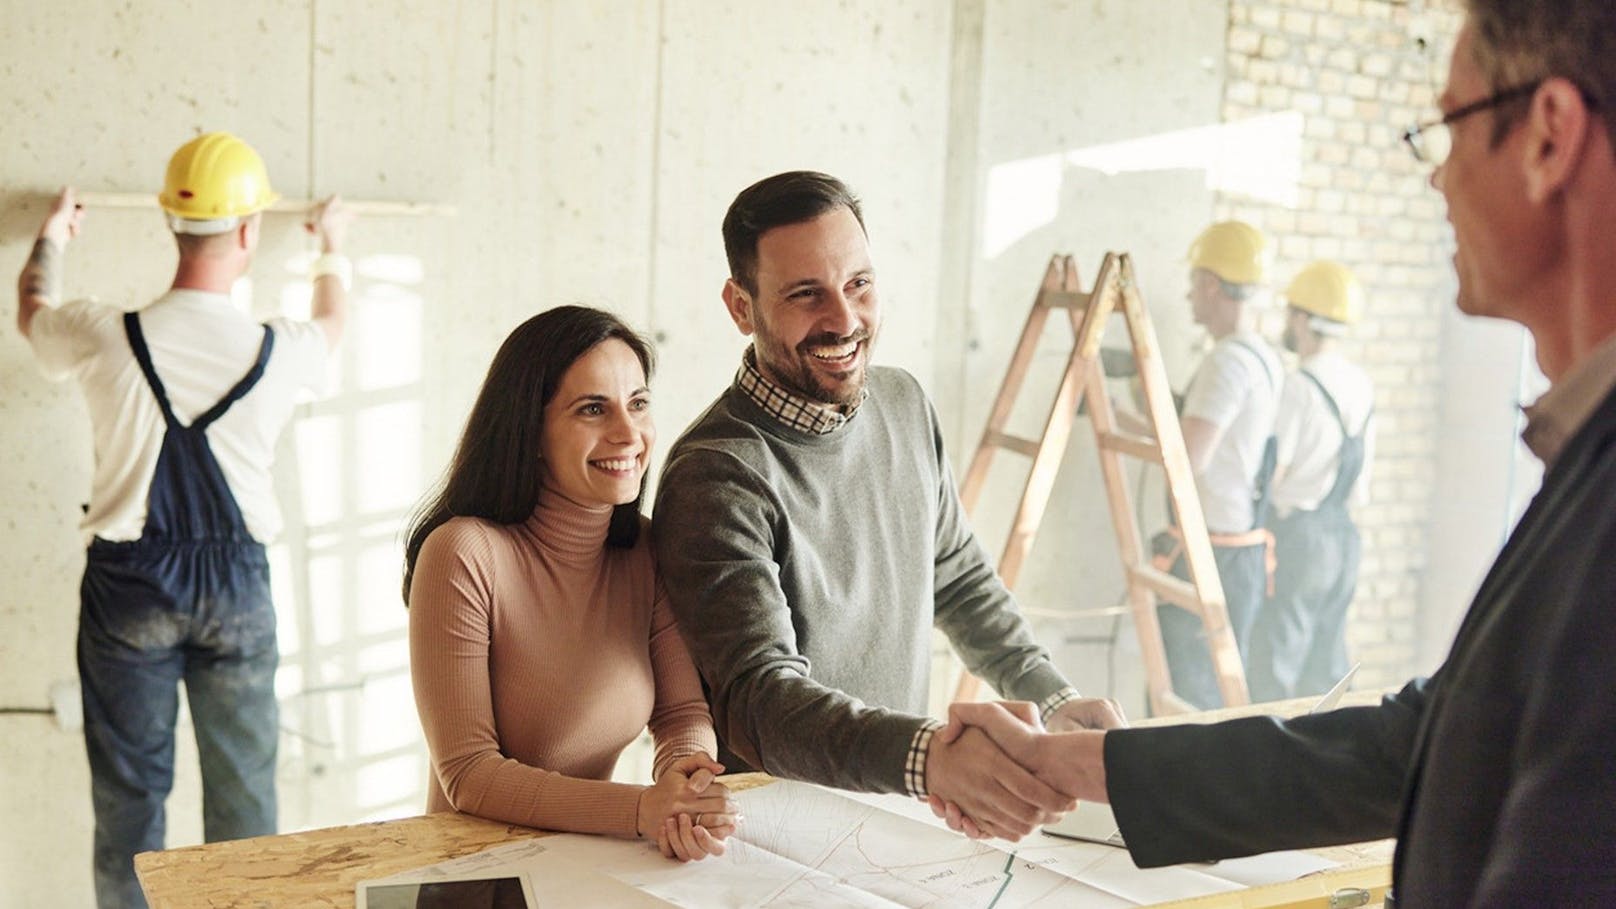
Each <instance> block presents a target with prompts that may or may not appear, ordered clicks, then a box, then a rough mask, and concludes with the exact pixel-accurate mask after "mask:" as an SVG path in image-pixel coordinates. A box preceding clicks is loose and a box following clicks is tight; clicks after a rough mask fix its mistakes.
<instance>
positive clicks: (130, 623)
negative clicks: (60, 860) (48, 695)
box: [78, 313, 280, 909]
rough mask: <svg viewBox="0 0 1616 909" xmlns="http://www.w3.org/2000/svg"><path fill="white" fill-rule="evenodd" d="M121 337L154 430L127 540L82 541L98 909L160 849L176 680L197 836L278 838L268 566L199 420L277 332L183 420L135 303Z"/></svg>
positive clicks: (223, 405)
mask: <svg viewBox="0 0 1616 909" xmlns="http://www.w3.org/2000/svg"><path fill="white" fill-rule="evenodd" d="M124 331H125V333H126V334H127V335H128V337H129V346H130V348H131V349H132V350H133V351H134V355H135V359H136V361H137V362H139V364H140V368H141V372H142V373H143V374H144V376H145V378H146V383H147V385H148V386H149V387H150V388H151V392H152V394H153V396H154V397H155V398H156V400H157V403H158V405H159V406H160V407H161V408H162V411H163V420H164V423H165V429H164V432H163V441H162V447H161V448H160V449H159V451H158V455H157V466H156V469H155V470H154V472H153V475H152V482H151V486H150V487H149V488H148V490H147V495H146V523H145V525H144V527H143V528H142V531H141V536H140V539H138V540H132V541H122V542H110V541H107V540H102V539H97V540H95V541H94V542H92V543H91V544H90V551H89V556H88V558H87V560H86V563H85V567H84V583H83V584H82V585H81V586H80V588H79V640H78V662H79V677H80V679H81V680H82V683H83V687H84V744H85V749H86V751H87V752H88V754H89V758H90V794H91V800H92V802H93V803H94V805H95V852H94V869H95V891H96V902H97V903H98V904H99V905H100V906H101V907H102V909H112V907H120V909H121V907H144V906H145V905H146V899H145V897H144V896H143V895H142V894H141V891H140V884H139V882H138V881H136V879H135V868H134V857H135V853H137V852H145V851H149V850H152V849H161V848H163V833H164V827H165V824H164V814H163V803H164V801H165V800H166V799H167V798H168V793H169V790H170V789H171V788H172V787H173V782H174V720H175V714H176V712H177V711H178V709H179V690H178V689H179V683H180V682H182V681H183V682H184V683H185V694H186V698H187V700H188V702H189V703H190V706H191V718H192V721H193V724H194V725H195V728H196V745H197V752H198V757H199V759H200V763H201V765H202V821H203V834H204V836H205V837H206V838H207V840H208V842H213V841H215V840H225V839H238V838H241V837H249V836H262V835H265V834H271V833H274V832H275V747H276V735H277V728H278V725H279V723H278V716H279V711H278V708H277V705H276V703H275V667H276V664H277V663H278V662H279V659H280V655H279V650H278V649H277V647H276V643H275V605H274V602H273V600H272V599H271V598H270V593H269V560H268V558H267V557H266V556H265V554H264V547H263V546H262V545H261V544H259V543H258V542H256V541H254V540H253V538H252V535H251V534H250V533H249V532H248V530H247V526H246V521H245V520H244V519H243V518H242V515H241V508H240V506H239V505H237V504H236V499H235V496H234V494H233V493H231V491H230V486H229V484H228V483H227V482H226V480H225V477H224V473H223V471H221V470H220V469H219V462H218V460H217V459H215V458H214V456H213V449H212V448H211V447H210V446H209V443H208V438H207V434H206V430H207V428H208V426H210V425H211V424H212V423H213V422H214V421H215V420H217V419H218V418H219V417H220V416H222V415H223V414H224V413H225V411H227V410H229V409H230V407H231V406H232V405H234V404H235V403H236V402H237V401H239V400H240V399H241V398H242V397H243V396H245V395H246V394H247V392H248V391H250V390H251V389H252V387H253V386H254V385H255V384H257V382H258V380H259V378H261V377H262V376H263V374H264V367H265V365H266V364H268V362H269V356H270V351H271V349H272V348H273V347H274V341H275V335H274V333H273V332H271V331H270V330H269V329H268V328H265V329H264V340H263V344H262V345H261V346H260V348H259V351H258V360H257V362H256V363H255V364H254V365H253V367H252V369H251V370H249V371H248V372H247V374H246V375H245V376H243V377H242V378H241V380H240V381H239V382H237V383H236V385H235V386H234V387H233V388H231V389H230V391H229V392H228V393H227V394H226V395H225V397H224V398H223V399H221V400H220V401H219V402H218V403H217V404H215V405H214V406H213V407H212V408H210V409H209V410H208V411H207V412H206V413H203V414H202V415H200V416H198V417H197V418H196V419H195V420H193V421H191V424H190V425H189V426H187V425H184V424H182V423H180V421H179V419H178V418H177V417H176V416H175V415H174V411H173V408H172V407H171V406H170V405H169V401H168V393H167V392H166V391H165V390H164V388H163V383H162V380H161V379H160V378H158V376H157V372H156V370H155V369H154V368H153V366H152V360H151V353H150V351H149V350H148V349H147V347H146V340H145V336H144V335H143V334H142V333H141V329H140V317H139V314H138V313H128V314H126V315H125V316H124Z"/></svg>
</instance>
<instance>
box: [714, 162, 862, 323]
mask: <svg viewBox="0 0 1616 909" xmlns="http://www.w3.org/2000/svg"><path fill="white" fill-rule="evenodd" d="M842 206H846V208H847V209H848V210H849V211H851V212H852V213H853V217H854V218H857V219H858V223H859V228H860V229H861V230H862V229H863V227H864V212H863V211H862V210H861V209H860V208H859V200H858V197H856V196H854V195H853V191H852V190H850V189H848V188H847V184H845V183H843V182H842V181H840V180H838V179H836V178H835V177H832V176H831V175H829V174H822V173H819V172H818V171H812V170H793V171H788V172H786V173H783V174H775V175H774V176H772V177H768V178H766V179H763V180H759V181H758V182H756V183H753V184H752V185H751V186H748V187H747V188H745V189H743V190H741V194H740V195H738V196H736V197H735V201H734V202H731V203H730V205H729V211H728V212H726V213H725V214H724V255H726V256H728V257H729V276H730V277H731V278H734V279H735V283H737V284H739V285H741V287H742V288H743V289H745V290H746V292H747V293H749V294H752V295H754V296H755V295H756V294H757V263H758V254H757V250H758V238H759V237H761V236H763V235H764V234H765V233H767V232H768V231H770V230H772V229H774V228H776V227H782V226H784V225H787V224H801V223H802V222H804V221H812V220H813V219H815V218H817V217H819V216H820V215H822V214H824V213H826V212H828V211H831V210H832V209H835V208H838V207H842Z"/></svg>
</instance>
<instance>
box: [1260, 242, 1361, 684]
mask: <svg viewBox="0 0 1616 909" xmlns="http://www.w3.org/2000/svg"><path fill="white" fill-rule="evenodd" d="M1363 297H1364V294H1363V288H1362V287H1361V286H1360V285H1359V284H1358V279H1357V278H1356V277H1354V276H1353V274H1352V272H1351V271H1349V270H1348V269H1347V268H1346V267H1345V266H1343V265H1340V264H1338V263H1335V262H1322V261H1321V262H1314V263H1312V264H1311V265H1308V266H1307V267H1306V268H1303V269H1302V270H1301V271H1299V272H1297V274H1296V277H1295V278H1293V279H1292V280H1291V283H1290V286H1289V287H1288V288H1287V289H1286V291H1285V299H1286V302H1287V303H1288V304H1289V306H1288V308H1287V310H1286V320H1285V336H1284V341H1285V348H1286V349H1287V350H1291V351H1294V352H1295V353H1296V354H1297V356H1298V358H1299V363H1298V368H1297V370H1296V371H1295V372H1293V373H1291V374H1290V375H1289V376H1288V377H1286V380H1285V389H1284V392H1283V393H1282V394H1281V396H1280V402H1279V414H1278V416H1277V418H1276V419H1275V424H1274V436H1275V439H1276V440H1277V441H1278V448H1277V454H1278V457H1277V466H1276V467H1275V470H1274V494H1273V501H1274V510H1273V516H1272V519H1271V521H1270V529H1271V530H1272V531H1273V534H1274V547H1275V556H1276V558H1277V565H1276V566H1275V571H1274V593H1273V596H1272V597H1270V598H1269V600H1268V603H1267V605H1266V606H1265V607H1264V608H1263V613H1262V617H1261V618H1260V619H1259V620H1258V622H1257V627H1256V630H1255V631H1254V632H1253V638H1252V649H1251V655H1250V658H1249V659H1248V660H1247V663H1246V679H1247V681H1248V683H1249V684H1250V685H1251V695H1252V699H1253V700H1257V701H1270V700H1278V699H1281V698H1293V697H1302V696H1305V695H1310V694H1322V693H1323V692H1325V691H1327V690H1329V688H1330V686H1331V685H1332V684H1334V683H1335V681H1336V680H1337V679H1339V678H1341V677H1342V676H1343V675H1344V674H1345V673H1346V672H1347V669H1348V664H1347V647H1346V640H1345V637H1344V634H1345V630H1346V619H1347V606H1348V605H1349V604H1351V602H1352V594H1353V590H1354V589H1355V588H1356V586H1357V582H1358V559H1359V555H1360V546H1359V540H1358V529H1357V528H1356V527H1355V526H1353V523H1352V516H1351V515H1350V514H1349V513H1348V511H1347V505H1348V502H1349V500H1352V501H1356V502H1362V501H1364V500H1365V499H1366V498H1367V490H1368V473H1369V472H1368V466H1369V455H1370V453H1371V452H1372V450H1373V449H1372V447H1371V446H1372V444H1373V434H1372V427H1371V420H1370V418H1371V416H1372V414H1373V410H1374V387H1373V385H1371V383H1370V381H1369V377H1368V376H1367V375H1365V374H1364V371H1363V370H1362V369H1360V368H1358V367H1357V366H1356V365H1354V364H1353V363H1352V362H1350V361H1349V360H1347V358H1346V357H1344V356H1342V355H1341V354H1340V353H1339V352H1338V351H1337V350H1336V349H1335V346H1334V342H1335V339H1336V338H1338V337H1340V336H1341V335H1342V334H1344V333H1345V332H1346V331H1347V329H1348V327H1349V326H1351V325H1352V324H1354V323H1356V322H1357V321H1358V319H1359V317H1360V316H1361V315H1362V313H1363Z"/></svg>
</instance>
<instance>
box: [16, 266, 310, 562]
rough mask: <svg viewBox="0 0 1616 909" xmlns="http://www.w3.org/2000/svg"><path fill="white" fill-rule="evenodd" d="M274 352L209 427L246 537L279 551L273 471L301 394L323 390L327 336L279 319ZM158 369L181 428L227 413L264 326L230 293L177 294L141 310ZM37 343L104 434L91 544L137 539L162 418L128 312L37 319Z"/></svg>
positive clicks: (98, 450) (43, 364) (33, 328)
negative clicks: (72, 383)
mask: <svg viewBox="0 0 1616 909" xmlns="http://www.w3.org/2000/svg"><path fill="white" fill-rule="evenodd" d="M269 325H270V327H271V328H273V329H274V331H275V346H274V349H273V351H271V353H270V358H269V363H268V364H267V365H266V366H265V368H264V374H263V377H262V378H260V379H259V380H258V383H257V384H256V385H254V386H253V387H252V390H251V391H249V392H247V394H246V396H245V397H243V398H242V399H241V400H239V401H237V402H236V403H235V404H234V405H232V406H231V408H230V409H229V410H228V411H226V412H225V414H224V416H222V417H220V418H219V419H218V420H216V421H215V422H214V423H213V425H211V426H209V427H208V430H207V436H208V445H209V446H210V447H211V448H212V449H213V455H214V457H215V458H216V459H217V460H218V462H219V468H220V470H221V471H222V472H223V473H224V478H225V481H226V482H227V483H228V484H229V485H230V491H231V493H232V494H234V496H235V498H236V504H237V505H239V506H240V508H241V514H242V517H243V518H244V519H245V520H246V522H247V530H248V532H249V533H251V534H252V535H253V538H254V539H256V540H259V541H260V542H269V541H270V540H273V539H274V538H275V535H276V534H278V533H279V532H280V529H281V514H280V507H279V504H278V503H277V502H276V500H275V491H274V482H273V477H272V476H271V473H270V470H271V466H272V465H273V462H274V456H275V442H276V439H277V438H278V437H279V436H280V434H281V430H282V429H284V428H285V427H286V424H287V422H288V421H289V420H290V419H291V416H292V407H293V405H294V404H295V403H296V402H297V399H298V397H299V395H300V393H302V392H304V391H305V390H307V391H310V392H313V391H316V390H318V389H319V387H320V385H321V384H322V381H323V378H324V374H325V358H326V350H327V344H326V338H325V332H324V331H323V330H322V329H321V328H320V327H319V326H318V325H316V324H314V323H313V322H299V321H293V320H290V319H273V320H271V321H270V322H269ZM140 327H141V330H142V333H143V334H144V335H145V336H146V345H147V347H148V348H150V350H151V357H152V365H153V367H154V368H155V369H156V371H157V377H158V378H159V379H161V380H162V382H163V387H164V388H165V389H166V390H167V392H168V398H169V403H170V405H171V406H172V407H173V410H174V415H175V417H177V418H178V419H179V420H180V422H182V423H185V424H189V423H190V422H191V421H192V420H194V419H196V418H197V417H198V416H200V415H201V414H203V413H205V412H206V411H207V410H208V408H210V407H212V406H213V405H215V404H217V403H218V402H219V400H220V399H222V398H223V397H224V396H225V395H226V394H227V393H228V392H229V391H230V389H231V388H233V387H234V386H235V384H236V383H237V382H239V381H241V378H242V377H243V376H244V375H246V374H247V371H248V370H249V369H251V368H252V365H253V363H254V362H255V361H256V360H257V358H258V348H259V345H260V344H262V343H263V339H264V330H263V326H262V325H260V324H258V323H257V322H254V321H253V320H252V319H250V318H249V317H248V316H247V315H246V314H244V313H242V312H241V311H239V310H238V309H236V308H235V306H233V305H232V304H231V302H230V298H229V296H228V295H226V294H216V293H207V292H203V291H196V290H171V291H169V292H168V293H167V294H166V295H164V296H163V297H161V298H159V299H158V300H157V301H156V302H155V303H153V304H151V305H150V306H148V307H146V308H145V309H143V310H141V312H140ZM29 336H30V340H31V341H32V343H33V347H34V355H35V356H36V357H37V358H38V361H39V365H40V369H41V371H43V372H44V374H45V375H46V376H47V377H48V378H50V379H53V380H56V381H60V380H63V379H66V378H68V377H70V376H71V377H73V378H75V379H77V380H78V383H79V387H80V389H81V390H82V391H83V392H84V399H85V403H86V404H87V405H88V407H89V411H90V423H91V427H92V429H93V432H94V436H95V476H94V479H93V480H92V482H91V487H90V508H89V511H88V512H87V513H86V514H85V516H84V520H83V522H82V523H81V524H80V525H79V526H80V527H81V529H83V531H84V533H85V537H86V539H87V540H88V539H89V538H92V537H96V536H99V537H101V538H103V539H107V540H114V541H120V540H136V539H139V538H140V535H141V531H142V529H143V528H144V526H145V523H146V497H147V492H148V489H149V488H150V486H151V480H152V476H153V474H154V473H156V470H157V455H158V452H159V451H160V449H161V447H162V442H163V433H164V431H165V429H166V427H165V426H164V423H163V411H162V408H160V407H159V406H158V404H157V398H156V396H155V395H153V394H152V391H151V388H150V387H149V386H148V385H147V384H146V378H145V376H144V375H142V374H141V371H140V363H139V362H138V361H136V360H135V352H134V350H133V348H131V347H130V346H129V338H128V335H127V334H125V332H124V327H123V310H120V309H117V308H115V307H111V306H105V305H102V304H100V303H96V302H93V301H78V302H74V303H68V304H66V305H64V306H61V307H59V308H57V309H44V310H40V311H39V312H37V313H35V315H34V319H33V322H32V323H30V325H29Z"/></svg>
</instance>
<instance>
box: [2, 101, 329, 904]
mask: <svg viewBox="0 0 1616 909" xmlns="http://www.w3.org/2000/svg"><path fill="white" fill-rule="evenodd" d="M277 198H278V196H277V195H276V193H275V192H274V191H273V190H272V189H271V188H270V185H269V178H268V175H267V174H266V173H265V169H264V163H263V160H262V159H261V158H259V156H258V153H257V152H255V151H254V150H253V149H252V148H251V147H249V146H248V145H247V144H246V143H245V142H243V141H242V140H240V139H238V138H236V137H235V136H232V135H230V134H228V133H209V134H207V135H204V136H200V137H198V138H196V139H194V140H192V141H190V142H187V143H186V144H185V145H183V146H181V147H180V149H179V150H178V151H176V152H175V153H174V155H173V157H172V159H171V160H170V161H169V165H168V172H167V177H166V179H165V181H164V185H163V191H162V194H161V195H160V196H159V197H158V201H159V203H160V204H161V206H162V208H163V210H164V211H165V212H166V213H167V218H168V225H169V228H170V229H171V230H172V231H173V233H174V241H175V245H176V246H177V247H178V248H179V265H178V267H177V268H176V270H175V274H174V282H173V285H172V287H171V288H170V289H169V291H168V293H166V294H164V295H163V296H162V297H159V298H158V299H157V300H156V302H154V303H152V304H150V305H149V306H147V307H145V308H143V309H140V310H138V311H135V312H129V313H125V312H123V311H122V310H120V309H117V308H114V307H111V306H105V305H102V304H99V303H95V302H93V301H79V302H74V303H69V304H67V305H64V306H58V303H59V301H60V295H61V272H62V268H61V257H62V253H63V251H64V250H65V248H66V247H67V244H68V242H69V241H70V240H71V239H72V238H73V237H75V236H76V235H77V234H78V232H79V227H80V225H81V220H82V217H83V213H82V209H81V208H80V207H79V206H77V205H76V204H75V201H74V194H73V190H72V189H71V188H68V189H65V190H63V191H62V193H61V195H60V196H58V197H57V199H56V200H55V203H54V204H53V205H52V207H51V211H50V213H49V214H48V215H47V216H46V218H45V221H44V223H43V224H42V225H41V226H40V229H39V239H38V240H37V242H36V243H35V244H34V250H33V253H32V255H31V256H30V257H29V259H28V262H27V264H26V265H25V266H24V267H23V270H22V274H21V276H20V277H19V278H18V282H17V291H18V309H17V327H18V329H19V330H21V332H22V333H23V335H25V336H26V337H28V339H29V340H30V341H31V342H32V345H33V349H34V354H35V356H36V358H37V359H38V361H39V365H40V367H41V369H42V370H43V371H44V373H45V375H46V376H48V377H50V378H52V379H55V380H61V379H66V378H68V377H69V376H71V377H73V378H75V379H76V380H77V381H78V383H79V387H80V390H81V391H82V392H83V394H84V398H85V402H86V404H87V405H88V409H89V413H90V422H91V426H92V429H93V432H94V436H95V456H96V457H95V473H94V479H93V480H92V486H91V492H90V502H89V505H88V507H87V509H86V513H85V516H84V520H83V523H82V528H83V530H84V532H85V535H86V536H87V538H88V539H89V551H88V554H87V557H86V564H85V569H84V580H83V584H82V586H81V588H80V612H79V632H78V667H79V676H80V679H81V681H82V685H83V698H84V739H85V747H86V750H87V752H88V756H89V762H90V779H91V796H92V800H93V802H94V807H95V847H94V869H95V890H96V900H97V902H98V903H99V904H100V905H101V906H103V907H113V906H144V905H146V901H145V898H144V896H142V894H141V891H140V885H139V884H138V882H137V881H136V880H135V875H134V865H133V859H134V855H135V853H137V852H143V851H147V850H153V849H161V848H163V833H164V814H163V803H164V800H165V799H166V798H167V796H168V793H169V789H170V788H171V786H172V784H173V777H174V722H175V713H176V710H177V708H178V700H179V698H178V690H177V686H178V683H179V682H181V681H183V682H184V683H185V688H186V698H187V702H188V703H189V705H190V712H191V716H192V719H193V721H194V724H195V728H196V743H197V752H198V757H199V759H200V763H201V770H202V791H203V805H204V808H203V829H204V836H205V837H206V839H207V840H208V841H209V842H213V841H216V840H226V839H237V838H241V837H250V836H259V835H264V834H272V833H274V832H275V822H276V818H275V814H276V802H275V754H276V735H277V714H278V711H277V706H276V702H275V685H274V683H275V667H276V664H277V662H278V660H279V653H278V650H277V647H276V641H275V606H274V603H273V601H272V600H271V597H270V590H269V564H268V561H267V559H266V556H265V553H264V543H265V541H267V540H269V539H271V538H273V537H274V535H275V534H276V533H277V532H278V531H279V530H280V525H281V518H280V512H279V508H278V506H277V503H276V501H275V497H274V492H273V487H272V482H271V474H270V470H271V465H272V463H273V458H274V452H275V440H276V438H277V437H278V436H279V435H280V433H281V431H282V430H283V429H284V428H285V426H286V424H287V423H288V421H289V420H290V418H291V415H292V406H293V404H294V402H295V399H296V397H297V396H298V395H299V394H300V393H302V392H304V391H305V390H311V389H314V388H316V387H317V386H318V384H319V383H320V381H321V379H322V377H323V375H324V371H325V360H326V355H327V353H328V351H329V349H330V348H331V347H332V346H333V345H335V344H336V343H337V340H338V339H339V338H340V337H341V335H342V329H343V323H344V320H345V318H346V313H347V302H346V295H347V285H348V283H349V282H350V280H351V270H352V268H351V265H350V264H349V262H348V260H347V259H346V258H344V257H343V256H342V255H341V253H340V252H339V250H340V247H341V244H342V239H343V234H344V232H345V226H346V221H347V216H346V214H345V213H344V211H343V210H342V207H341V204H340V203H339V202H338V200H337V199H336V198H335V197H333V198H331V199H329V200H327V201H326V202H324V203H322V204H321V205H319V206H316V208H315V209H314V210H313V212H312V213H311V214H310V217H309V221H308V223H307V224H306V227H307V228H308V229H309V230H310V231H312V232H313V233H315V234H316V235H318V237H319V240H320V248H321V251H322V253H323V255H322V256H321V257H320V258H319V259H317V260H316V261H315V263H314V267H313V274H314V294H313V301H312V306H311V318H310V319H309V320H308V321H297V320H292V319H273V320H270V322H268V323H267V324H264V325H260V324H258V323H256V322H253V321H252V320H251V319H250V318H248V317H247V316H246V315H245V314H243V313H242V312H241V311H239V310H238V309H237V308H236V307H235V306H234V305H233V304H232V303H231V300H230V289H231V286H232V285H233V284H234V283H235V281H236V279H237V278H239V277H241V276H242V275H243V274H245V273H246V272H247V269H248V267H249V265H250V264H251V263H252V257H253V251H254V250H255V249H256V248H257V246H258V239H259V231H260V217H261V215H260V213H261V212H262V211H263V210H264V209H265V208H267V207H268V206H269V205H271V204H272V203H274V202H275V200H276V199H277Z"/></svg>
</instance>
